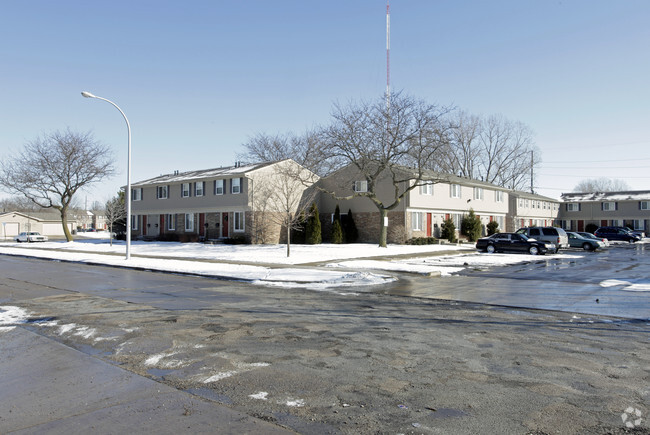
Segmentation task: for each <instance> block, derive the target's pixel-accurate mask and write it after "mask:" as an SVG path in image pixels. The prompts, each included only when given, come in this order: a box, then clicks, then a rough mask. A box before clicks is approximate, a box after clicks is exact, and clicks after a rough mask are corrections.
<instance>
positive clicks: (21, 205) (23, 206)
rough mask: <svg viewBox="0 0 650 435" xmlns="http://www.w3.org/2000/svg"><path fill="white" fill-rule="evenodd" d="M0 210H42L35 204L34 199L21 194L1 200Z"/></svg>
mask: <svg viewBox="0 0 650 435" xmlns="http://www.w3.org/2000/svg"><path fill="white" fill-rule="evenodd" d="M0 210H2V211H3V212H4V211H20V212H27V213H29V212H34V211H40V210H41V207H39V206H38V205H36V204H34V203H33V202H32V201H30V200H28V199H27V198H24V197H21V196H13V197H11V198H3V199H1V200H0Z"/></svg>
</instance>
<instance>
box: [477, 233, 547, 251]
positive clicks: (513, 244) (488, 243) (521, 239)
mask: <svg viewBox="0 0 650 435" xmlns="http://www.w3.org/2000/svg"><path fill="white" fill-rule="evenodd" d="M476 249H481V250H483V251H484V252H488V253H493V252H503V251H511V252H526V253H529V254H531V255H537V254H546V253H547V252H555V245H554V244H552V243H546V242H540V241H538V240H535V239H531V238H529V237H528V236H526V235H524V234H516V233H496V234H492V235H491V236H490V237H483V238H482V239H478V240H477V242H476Z"/></svg>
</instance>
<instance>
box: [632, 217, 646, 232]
mask: <svg viewBox="0 0 650 435" xmlns="http://www.w3.org/2000/svg"><path fill="white" fill-rule="evenodd" d="M634 229H635V230H641V231H643V230H645V221H644V220H643V219H634Z"/></svg>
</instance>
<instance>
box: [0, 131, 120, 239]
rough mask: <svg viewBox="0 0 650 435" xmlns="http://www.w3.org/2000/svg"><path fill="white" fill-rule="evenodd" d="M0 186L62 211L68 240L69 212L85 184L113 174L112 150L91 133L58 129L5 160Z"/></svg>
mask: <svg viewBox="0 0 650 435" xmlns="http://www.w3.org/2000/svg"><path fill="white" fill-rule="evenodd" d="M1 169H2V171H1V173H0V186H2V188H4V190H6V191H7V192H9V193H12V194H19V195H22V196H24V197H25V198H27V199H29V200H30V201H32V202H33V203H34V204H36V205H38V206H40V207H43V208H54V209H56V210H58V211H59V213H60V214H61V224H62V225H63V231H64V234H65V237H66V240H68V241H72V234H70V229H69V228H68V221H67V213H68V208H69V207H70V205H71V203H72V201H73V199H74V195H75V194H76V193H77V191H78V190H79V189H81V188H83V187H86V186H88V185H89V184H91V183H94V182H98V181H101V180H102V179H104V178H106V177H109V176H111V175H113V173H114V172H115V169H114V167H113V158H112V154H111V152H110V149H109V148H108V147H107V146H105V145H103V144H101V143H99V142H97V141H95V139H94V138H93V137H92V135H91V134H90V133H75V132H72V131H71V130H70V129H67V130H65V131H62V132H61V131H56V132H54V133H51V134H49V135H45V136H43V137H42V138H37V139H35V140H33V141H31V142H29V143H27V145H25V147H24V149H23V151H22V152H21V153H20V154H18V155H17V156H14V157H12V158H9V159H7V160H5V161H3V162H2V163H1Z"/></svg>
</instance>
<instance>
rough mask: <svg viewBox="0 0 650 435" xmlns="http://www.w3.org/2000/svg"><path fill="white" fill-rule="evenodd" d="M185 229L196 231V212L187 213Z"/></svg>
mask: <svg viewBox="0 0 650 435" xmlns="http://www.w3.org/2000/svg"><path fill="white" fill-rule="evenodd" d="M185 231H194V213H185Z"/></svg>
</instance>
